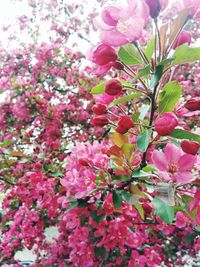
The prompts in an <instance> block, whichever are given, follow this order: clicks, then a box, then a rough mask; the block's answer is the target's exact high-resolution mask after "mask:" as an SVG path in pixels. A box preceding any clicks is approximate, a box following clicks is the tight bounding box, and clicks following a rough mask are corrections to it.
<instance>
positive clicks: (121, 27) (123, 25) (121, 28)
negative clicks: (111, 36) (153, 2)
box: [116, 19, 130, 35]
mask: <svg viewBox="0 0 200 267" xmlns="http://www.w3.org/2000/svg"><path fill="white" fill-rule="evenodd" d="M129 20H130V19H127V20H124V21H119V22H118V23H117V27H116V29H117V31H118V32H121V33H122V34H124V35H127V28H128V26H129V24H130V22H129Z"/></svg>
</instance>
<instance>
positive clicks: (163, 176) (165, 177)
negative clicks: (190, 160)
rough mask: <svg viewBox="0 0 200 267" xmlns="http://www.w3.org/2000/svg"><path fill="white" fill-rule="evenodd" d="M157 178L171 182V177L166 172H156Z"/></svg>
mask: <svg viewBox="0 0 200 267" xmlns="http://www.w3.org/2000/svg"><path fill="white" fill-rule="evenodd" d="M158 176H160V177H161V178H162V179H164V180H165V181H167V182H168V181H171V180H173V177H172V176H170V174H169V173H168V172H158Z"/></svg>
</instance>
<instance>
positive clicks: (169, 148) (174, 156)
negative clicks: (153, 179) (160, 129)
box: [165, 143, 182, 163]
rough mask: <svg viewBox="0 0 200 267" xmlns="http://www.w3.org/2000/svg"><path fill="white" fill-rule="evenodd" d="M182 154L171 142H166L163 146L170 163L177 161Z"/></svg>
mask: <svg viewBox="0 0 200 267" xmlns="http://www.w3.org/2000/svg"><path fill="white" fill-rule="evenodd" d="M181 155H182V150H181V149H180V148H178V147H177V146H175V145H173V144H169V143H168V144H167V145H166V147H165V156H166V158H167V160H168V161H169V162H171V163H177V162H178V161H179V159H180V157H181Z"/></svg>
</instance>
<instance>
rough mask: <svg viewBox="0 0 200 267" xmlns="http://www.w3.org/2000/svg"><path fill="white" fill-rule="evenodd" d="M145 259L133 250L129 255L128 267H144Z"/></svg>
mask: <svg viewBox="0 0 200 267" xmlns="http://www.w3.org/2000/svg"><path fill="white" fill-rule="evenodd" d="M146 261H147V259H146V257H145V256H144V255H140V254H139V253H138V252H137V251H136V250H133V251H132V253H131V259H130V261H129V265H128V266H129V267H132V266H136V267H144V266H145V264H146Z"/></svg>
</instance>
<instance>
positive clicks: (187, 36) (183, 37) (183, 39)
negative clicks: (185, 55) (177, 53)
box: [173, 31, 192, 49]
mask: <svg viewBox="0 0 200 267" xmlns="http://www.w3.org/2000/svg"><path fill="white" fill-rule="evenodd" d="M191 39H192V36H191V33H190V32H188V31H182V32H181V33H180V35H179V37H178V38H177V39H176V41H175V43H174V45H173V49H176V47H178V46H180V45H182V44H185V43H187V44H188V45H190V43H191Z"/></svg>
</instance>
